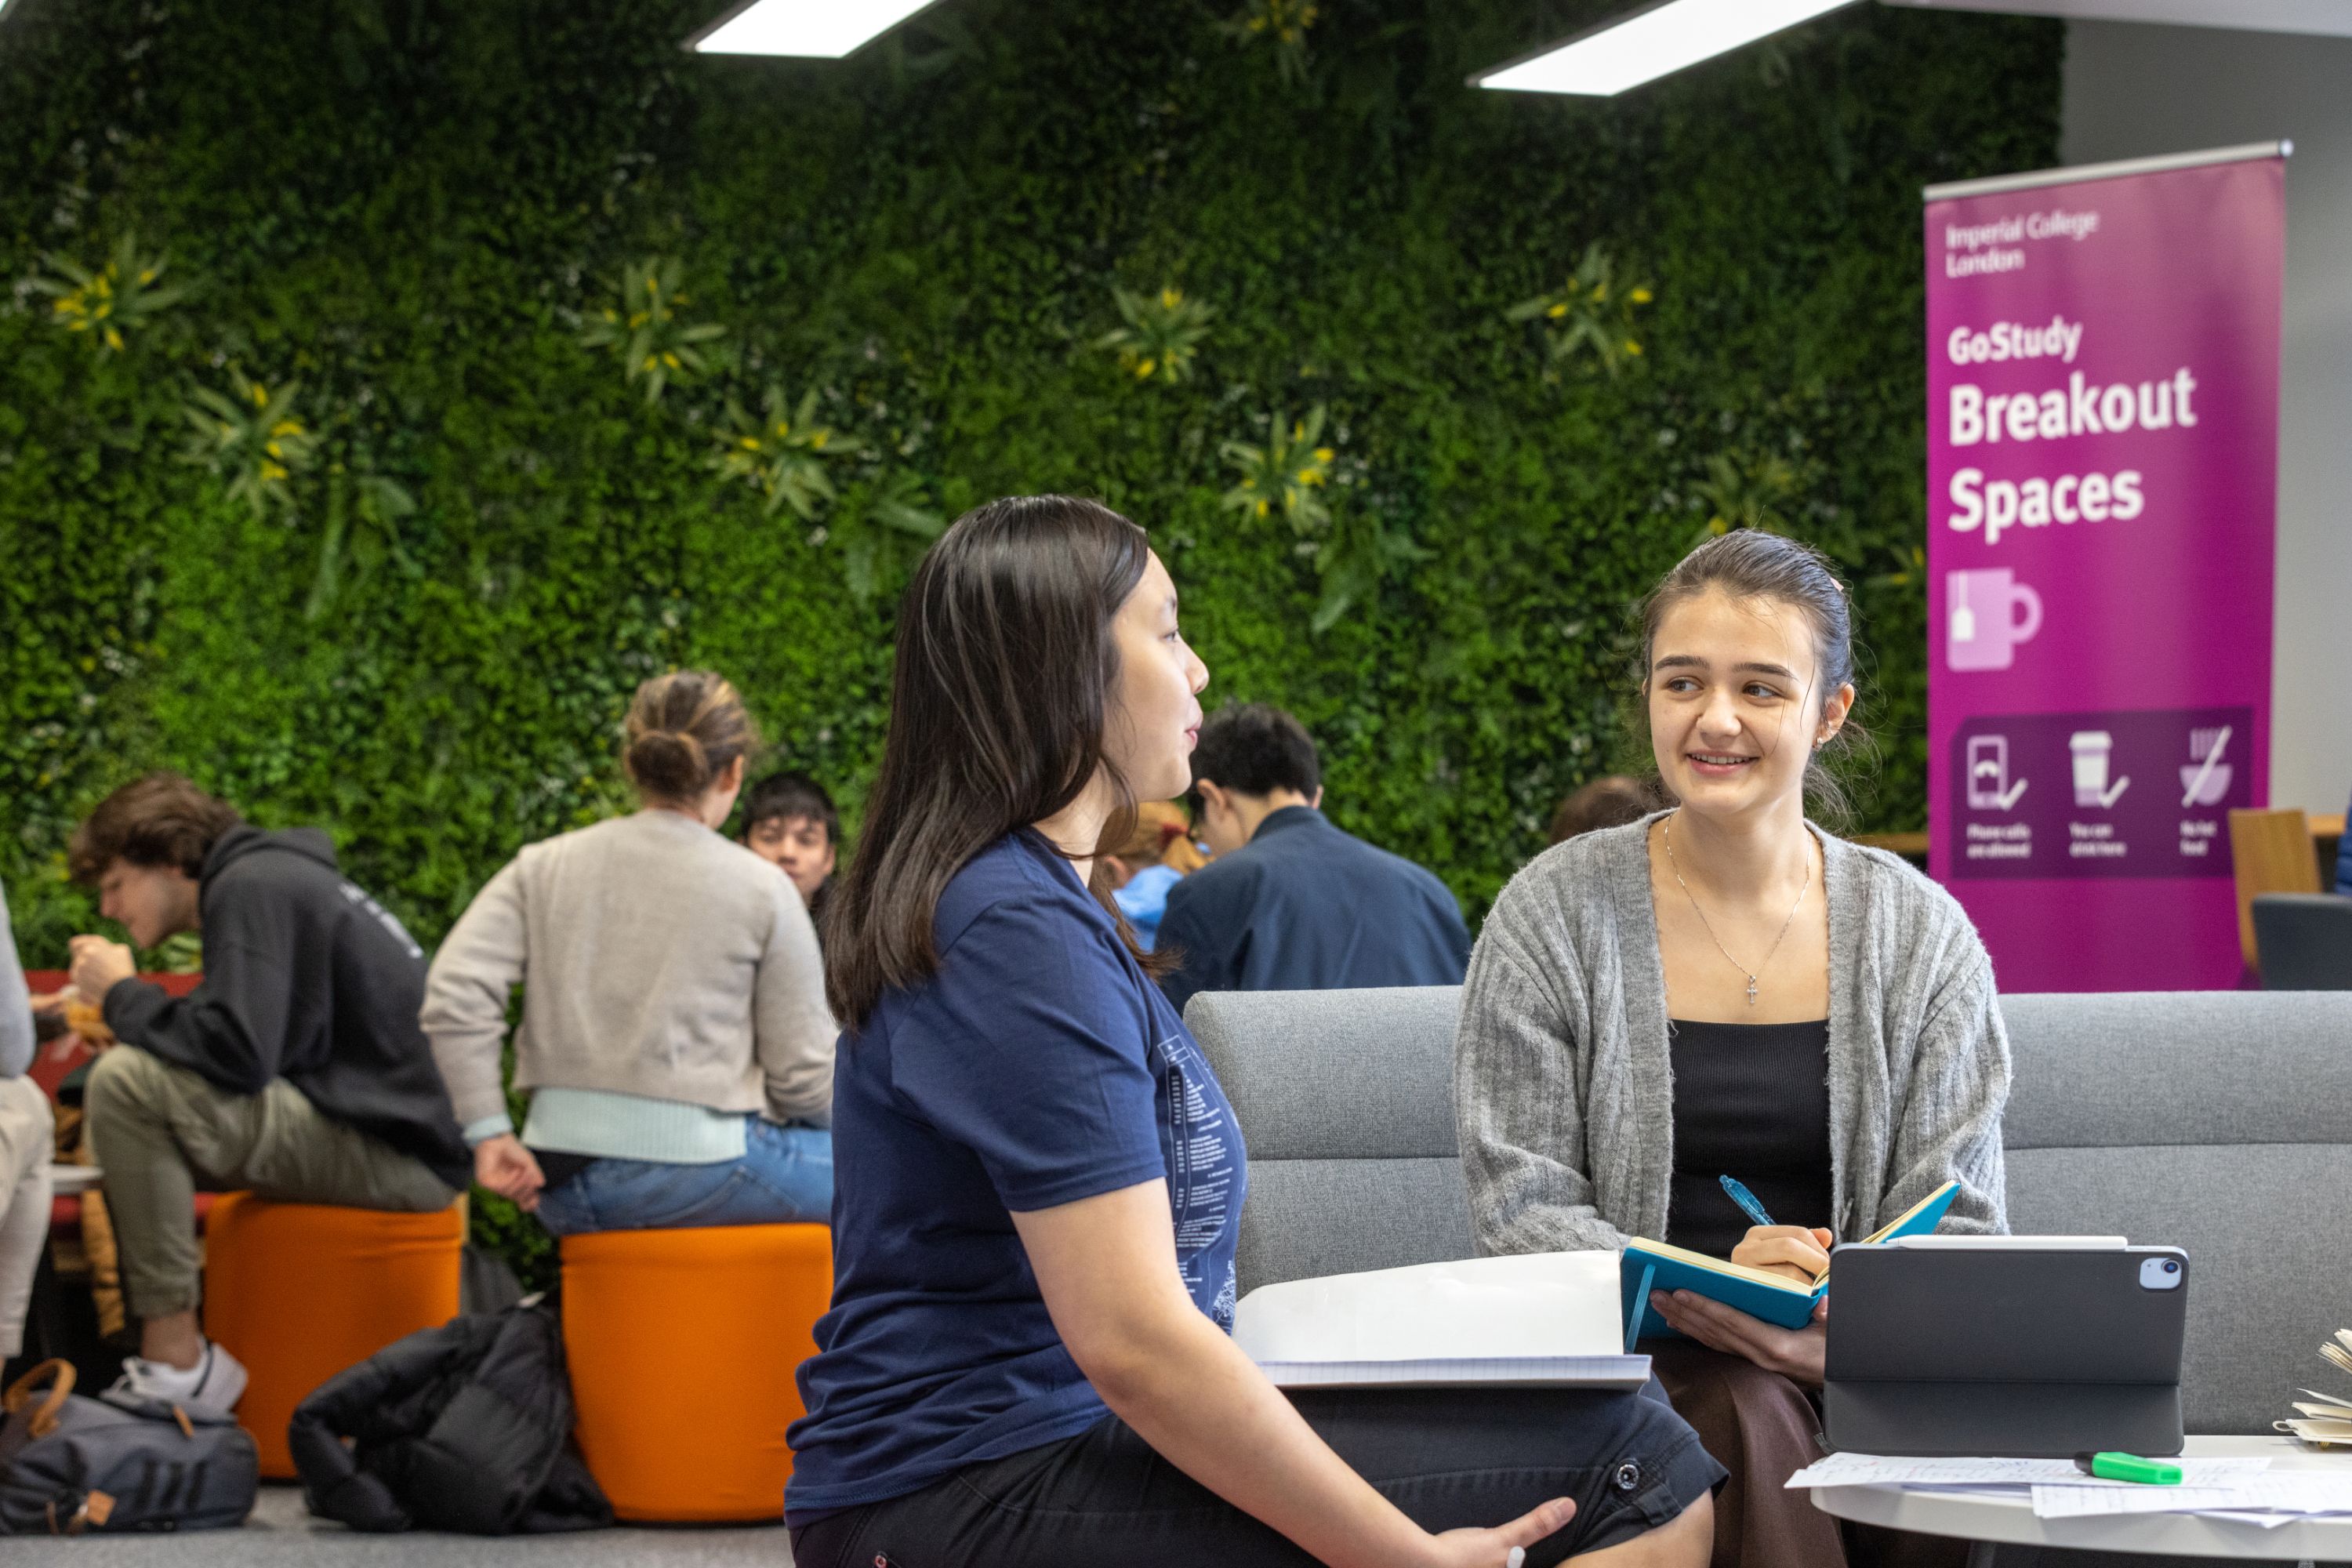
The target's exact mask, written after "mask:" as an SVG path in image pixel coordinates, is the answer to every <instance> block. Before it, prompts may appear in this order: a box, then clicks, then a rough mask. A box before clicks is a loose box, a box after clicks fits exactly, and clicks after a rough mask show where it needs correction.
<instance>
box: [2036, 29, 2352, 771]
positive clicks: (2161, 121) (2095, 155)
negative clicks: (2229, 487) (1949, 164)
mask: <svg viewBox="0 0 2352 1568" xmlns="http://www.w3.org/2000/svg"><path fill="white" fill-rule="evenodd" d="M2065 90H2066V99H2065V110H2064V116H2065V118H2064V124H2063V143H2062V145H2063V153H2064V157H2065V160H2066V162H2067V163H2105V162H2107V161H2109V160H2112V159H2116V158H2138V157H2146V156H2149V155H2152V154H2155V153H2186V152H2193V151H2196V150H2198V149H2200V148H2205V147H2226V146H2230V145H2232V144H2234V143H2238V142H2261V141H2268V140H2271V139H2273V138H2276V137H2282V136H2283V137H2285V138H2287V139H2288V140H2290V141H2292V142H2294V157H2293V158H2291V159H2289V160H2288V161H2287V179H2286V205H2287V247H2286V320H2285V323H2284V324H2285V329H2286V330H2285V341H2284V364H2283V365H2282V369H2281V376H2282V385H2281V388H2280V391H2281V397H2280V405H2279V418H2280V439H2279V516H2278V622H2277V626H2278V631H2277V643H2276V647H2275V650H2274V653H2275V658H2276V665H2275V674H2274V675H2273V685H2272V694H2273V696H2272V718H2271V803H2272V804H2273V805H2299V806H2302V807H2303V808H2305V810H2307V811H2316V812H2339V811H2342V810H2343V809H2344V807H2345V801H2346V797H2347V795H2352V39H2347V38H2320V37H2294V36H2288V35H2282V34H2276V33H2251V32H2238V31H2231V30H2225V29H2217V28H2212V27H2172V26H2147V25H2142V24H2134V23H2128V22H2074V23H2071V24H2069V25H2068V27H2067V39H2066V89H2065Z"/></svg>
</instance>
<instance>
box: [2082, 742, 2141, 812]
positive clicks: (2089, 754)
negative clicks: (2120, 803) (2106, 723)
mask: <svg viewBox="0 0 2352 1568" xmlns="http://www.w3.org/2000/svg"><path fill="white" fill-rule="evenodd" d="M2066 747H2067V749H2068V750H2069V751H2071V752H2074V804H2075V805H2087V806H2095V807H2096V808H2097V809H2099V810H2101V811H2105V809H2106V808H2107V807H2109V806H2111V805H2115V804H2116V801H2117V800H2119V799H2121V798H2122V796H2123V793H2124V791H2126V790H2127V789H2129V788H2131V780H2130V779H2128V778H2120V779H2117V780H2116V782H2115V783H2113V784H2109V783H2108V782H2107V763H2108V760H2109V759H2110V757H2111V756H2112V755H2113V753H2114V752H2115V749H2116V738H2115V737H2114V736H2113V735H2111V734H2109V733H2108V732H2107V731H2105V730H2077V731H2074V733H2073V734H2072V735H2070V736H2068V737H2067V738H2066Z"/></svg>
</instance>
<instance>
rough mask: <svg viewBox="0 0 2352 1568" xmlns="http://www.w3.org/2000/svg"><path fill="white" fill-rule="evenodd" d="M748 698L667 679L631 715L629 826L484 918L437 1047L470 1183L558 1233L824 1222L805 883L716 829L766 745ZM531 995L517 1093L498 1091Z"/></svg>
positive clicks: (445, 1004)
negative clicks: (510, 1014) (514, 999)
mask: <svg viewBox="0 0 2352 1568" xmlns="http://www.w3.org/2000/svg"><path fill="white" fill-rule="evenodd" d="M757 741H758V737H757V735H756V734H755V732H754V731H753V728H752V724H751V715H750V714H749V713H747V712H746V711H744V708H743V703H742V700H741V699H740V698H739V697H737V696H736V694H735V689H734V688H733V687H732V686H730V685H729V684H728V683H727V682H726V681H724V680H722V679H719V677H718V676H716V675H713V674H710V673H709V671H707V670H695V669H688V670H679V671H677V672H676V673H673V674H669V675H664V676H658V677H656V678H655V679H652V680H648V681H646V683H645V684H644V685H643V686H641V687H639V688H638V689H637V694H636V699H635V701H633V702H631V703H630V705H629V714H628V720H627V725H626V743H625V752H624V753H623V759H622V760H623V762H624V763H625V765H626V767H627V768H628V772H629V777H630V778H631V779H632V780H633V781H634V782H635V784H636V786H637V792H638V795H639V796H640V797H641V799H642V802H643V804H642V805H641V807H640V809H639V810H637V811H636V812H635V813H633V814H632V815H630V816H622V817H615V818H614V819H613V820H612V821H609V822H600V823H598V824H596V825H595V826H593V827H583V828H581V829H579V830H578V831H577V832H573V833H566V834H564V835H562V837H556V838H551V839H548V840H546V841H544V842H542V843H539V844H534V845H531V846H530V847H528V848H526V849H524V850H523V852H522V853H521V854H520V855H518V856H516V857H515V858H514V859H513V860H512V861H510V862H509V863H508V865H507V866H506V868H504V869H503V870H501V871H499V874H498V875H497V876H495V877H493V878H491V879H490V880H489V883H488V886H486V887H484V888H483V889H482V890H481V892H480V893H478V894H477V895H476V896H475V899H474V901H473V903H472V904H470V905H469V906H467V910H466V913H465V915H464V916H463V918H461V919H460V920H459V921H457V927H456V929H455V930H453V931H450V933H449V938H448V940H447V941H446V942H444V943H442V945H441V951H440V952H439V954H438V955H437V956H436V957H435V959H434V961H433V967H432V971H431V973H430V974H429V975H428V976H427V977H426V981H425V1009H424V1018H423V1022H424V1026H425V1034H426V1035H427V1036H428V1037H430V1038H431V1040H432V1042H433V1056H434V1060H435V1061H436V1063H437V1064H438V1065H439V1067H440V1069H441V1076H442V1078H443V1079H445V1080H446V1082H447V1084H448V1086H449V1096H450V1099H451V1100H452V1101H453V1102H454V1103H455V1105H456V1107H457V1121H458V1122H459V1125H460V1126H461V1127H462V1129H463V1130H464V1132H465V1135H466V1142H467V1143H469V1144H471V1145H472V1146H473V1150H474V1174H475V1179H476V1180H478V1181H479V1182H480V1183H481V1184H482V1185H484V1186H486V1187H488V1188H489V1189H490V1190H491V1191H492V1192H495V1193H499V1194H502V1195H504V1196H506V1197H509V1198H512V1199H513V1200H514V1201H515V1202H516V1203H518V1204H520V1205H522V1206H523V1207H524V1208H525V1209H528V1210H531V1211H533V1212H535V1213H537V1215H539V1217H540V1221H541V1223H542V1224H543V1225H545V1226H547V1227H548V1228H549V1229H550V1230H551V1231H554V1232H555V1233H556V1234H558V1235H566V1234H570V1233H572V1232H578V1231H591V1230H631V1229H638V1228H649V1227H659V1228H665V1229H667V1228H674V1227H677V1226H707V1225H766V1224H779V1223H788V1222H792V1221H803V1220H814V1221H823V1220H824V1219H825V1218H826V1217H827V1215H829V1213H830V1211H831V1207H832V1200H833V1142H832V1136H831V1134H830V1133H829V1132H827V1131H826V1130H825V1128H826V1123H827V1121H829V1120H830V1118H831V1112H832V1100H833V1041H834V1032H835V1031H834V1025H833V1018H832V1016H831V1015H830V1014H828V1013H827V1012H826V1011H825V1002H824V972H823V965H822V962H821V960H820V959H819V957H818V953H817V945H816V933H815V931H814V929H813V928H812V927H811V925H810V923H809V915H808V910H807V908H806V906H805V905H803V902H802V901H801V897H800V895H799V893H798V892H796V891H795V890H794V889H793V884H792V883H791V882H790V881H789V880H787V879H784V878H782V877H779V876H778V875H776V872H775V869H774V868H772V867H771V866H769V865H767V864H766V863H765V862H763V861H761V859H760V858H759V857H757V856H755V855H753V854H752V853H751V851H750V850H748V849H746V848H744V847H743V846H741V845H740V844H738V843H736V842H734V841H733V840H731V839H729V838H725V837H721V836H720V835H719V832H718V831H717V829H718V827H719V825H720V824H721V823H724V822H725V821H726V820H727V816H728V814H729V813H730V811H732V810H733V809H734V806H735V796H736V794H737V792H738V791H740V789H741V788H742V785H743V767H744V760H745V757H746V755H747V754H748V753H749V752H751V748H752V747H753V746H754V745H755V744H756V743H757ZM517 984H520V985H522V986H523V988H524V989H523V1016H522V1026H521V1028H520V1030H519V1031H517V1033H516V1036H515V1042H514V1044H515V1087H516V1088H517V1089H524V1090H529V1091H530V1095H531V1100H530V1115H529V1117H528V1118H527V1119H526V1120H525V1121H524V1124H523V1128H522V1131H521V1133H520V1136H518V1135H517V1134H516V1131H515V1129H514V1124H513V1122H512V1121H509V1119H508V1116H507V1106H506V1097H505V1094H504V1093H503V1091H502V1090H501V1089H500V1088H499V1047H500V1046H501V1045H502V1044H503V1043H504V1040H505V1036H506V1018H507V1003H508V998H509V994H510V993H511V992H512V991H513V989H514V987H515V986H516V985H517Z"/></svg>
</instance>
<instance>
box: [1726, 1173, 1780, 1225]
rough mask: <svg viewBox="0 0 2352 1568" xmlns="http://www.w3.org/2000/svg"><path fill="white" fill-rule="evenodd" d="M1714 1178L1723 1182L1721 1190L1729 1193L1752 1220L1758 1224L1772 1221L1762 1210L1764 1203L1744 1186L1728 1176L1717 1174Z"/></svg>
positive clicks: (1732, 1199)
mask: <svg viewBox="0 0 2352 1568" xmlns="http://www.w3.org/2000/svg"><path fill="white" fill-rule="evenodd" d="M1716 1180H1717V1181H1718V1182H1721V1183H1722V1184H1723V1190H1724V1191H1725V1192H1727V1193H1729V1194H1731V1201H1732V1202H1733V1203H1736V1204H1738V1205H1739V1207H1740V1209H1741V1211H1742V1212H1743V1213H1745V1214H1746V1215H1748V1218H1749V1219H1752V1220H1754V1221H1755V1222H1756V1223H1757V1224H1758V1225H1770V1224H1772V1223H1773V1221H1772V1216H1771V1215H1769V1214H1766V1213H1765V1212H1764V1205H1762V1204H1759V1203H1758V1202H1757V1201H1756V1194H1754V1193H1751V1192H1749V1191H1748V1189H1747V1187H1746V1186H1744V1185H1742V1184H1740V1183H1738V1182H1737V1181H1734V1180H1733V1179H1732V1178H1731V1177H1729V1176H1717V1178H1716Z"/></svg>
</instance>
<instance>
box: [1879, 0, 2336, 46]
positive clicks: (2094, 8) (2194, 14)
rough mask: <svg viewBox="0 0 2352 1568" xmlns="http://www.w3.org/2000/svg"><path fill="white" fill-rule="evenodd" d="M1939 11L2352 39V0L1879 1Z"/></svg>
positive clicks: (1884, 3) (1882, 3) (1880, 0)
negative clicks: (2066, 18)
mask: <svg viewBox="0 0 2352 1568" xmlns="http://www.w3.org/2000/svg"><path fill="white" fill-rule="evenodd" d="M1879 3H1880V4H1881V5H1911V6H1917V7H1922V8H1927V9H1932V10H1938V11H2007V12H2011V13H2012V14H2016V15H2030V16H2081V17H2084V18H2094V19H2096V20H2099V21H2105V22H2170V23H2174V24H2176V25H2179V26H2189V27H2242V28H2246V29H2249V30H2251V31H2253V32H2261V33H2321V34H2326V35H2327V36H2329V37H2345V38H2352V0H1879Z"/></svg>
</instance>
